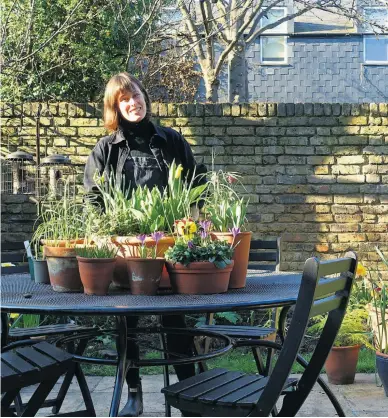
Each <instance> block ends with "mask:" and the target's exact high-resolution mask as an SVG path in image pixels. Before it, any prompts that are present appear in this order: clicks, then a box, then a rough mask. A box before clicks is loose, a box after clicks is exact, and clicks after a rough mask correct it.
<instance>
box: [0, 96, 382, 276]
mask: <svg viewBox="0 0 388 418" xmlns="http://www.w3.org/2000/svg"><path fill="white" fill-rule="evenodd" d="M38 106H39V104H38V103H25V104H23V105H5V104H4V105H3V106H2V155H5V154H7V153H8V152H10V151H14V150H16V148H17V149H19V150H20V149H21V150H25V151H27V152H30V153H33V154H34V153H35V139H36V114H37V111H38ZM153 113H154V115H155V119H156V120H157V121H159V123H161V124H162V125H166V126H172V127H173V128H174V129H176V130H178V131H180V132H181V133H182V134H183V135H184V136H185V137H186V139H187V140H188V141H189V142H190V143H191V144H192V147H193V150H194V153H195V154H196V158H197V160H198V161H200V162H204V163H205V164H207V166H208V168H209V169H210V167H211V163H212V156H211V153H212V149H213V150H214V152H215V154H216V157H215V164H216V168H223V169H226V170H231V171H238V172H240V173H241V174H242V175H243V176H244V179H243V182H244V184H245V187H246V191H244V190H241V192H242V193H244V194H247V196H249V198H250V201H251V205H250V208H249V220H250V222H251V225H250V228H251V229H252V231H253V232H254V236H255V237H260V238H270V237H277V236H282V255H281V268H282V269H291V270H293V269H300V268H301V266H302V265H303V262H304V260H305V259H306V258H308V257H310V256H312V255H320V256H328V257H330V256H333V255H338V254H342V253H343V252H344V251H346V250H347V249H354V250H356V251H358V252H359V253H360V257H361V260H362V261H363V263H364V264H365V265H366V266H367V267H370V268H371V269H380V270H384V266H383V265H382V264H381V263H378V256H377V254H376V252H375V249H374V247H375V245H378V246H379V247H380V248H381V249H382V250H383V251H385V252H387V253H388V228H387V225H388V104H365V105H364V104H363V105H357V104H352V105H347V104H341V105H340V104H310V103H306V104H299V103H298V104H291V103H288V104H283V103H279V104H273V103H259V104H249V105H245V104H242V105H230V104H215V105H196V104H189V105H175V104H156V105H154V106H153ZM41 115H42V116H41V118H40V127H39V130H40V136H41V140H40V143H41V152H42V154H53V153H61V154H67V155H70V156H71V159H72V161H73V162H74V163H76V164H77V165H78V166H77V170H78V173H79V176H78V181H79V182H82V171H83V164H84V163H85V161H86V158H87V155H88V154H89V152H90V150H91V149H92V147H93V146H94V144H95V143H96V142H97V141H98V139H99V138H100V137H102V136H103V135H105V129H104V127H103V122H102V119H101V105H96V104H70V103H53V104H49V105H47V104H43V105H42V110H41ZM27 201H28V197H26V196H22V197H19V196H8V197H6V198H3V207H2V211H3V220H2V228H3V231H4V232H3V235H2V241H6V240H19V239H20V238H24V237H26V236H28V235H29V234H30V231H31V229H30V228H32V222H33V218H34V215H33V214H32V213H31V212H32V209H31V208H32V206H31V204H27Z"/></svg>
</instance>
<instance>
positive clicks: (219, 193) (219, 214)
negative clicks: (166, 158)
mask: <svg viewBox="0 0 388 418" xmlns="http://www.w3.org/2000/svg"><path fill="white" fill-rule="evenodd" d="M209 177H210V182H209V193H208V195H209V197H208V198H207V199H206V200H205V206H204V209H203V210H204V213H205V216H206V217H208V218H209V219H210V220H211V221H212V223H213V225H214V231H212V233H211V236H212V238H213V239H217V240H223V241H226V242H228V243H229V244H231V243H232V242H235V244H236V248H235V251H234V255H233V260H234V267H233V270H232V273H231V275H230V282H229V288H231V289H239V288H242V287H245V284H246V275H247V270H248V261H249V250H250V246H251V239H252V232H249V231H243V229H244V227H245V223H246V212H247V205H248V203H249V201H248V200H247V199H245V198H244V197H242V198H240V197H239V196H238V194H237V192H236V191H235V187H236V186H237V185H239V184H240V182H239V175H238V174H237V173H227V172H223V171H222V170H219V171H218V172H212V173H211V174H210V176H209ZM240 185H241V184H240ZM236 229H239V231H240V232H239V233H238V235H237V236H235V234H234V233H233V230H236Z"/></svg>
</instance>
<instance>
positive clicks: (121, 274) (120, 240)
mask: <svg viewBox="0 0 388 418" xmlns="http://www.w3.org/2000/svg"><path fill="white" fill-rule="evenodd" d="M111 241H112V243H113V244H114V245H115V246H116V247H118V249H119V251H118V253H117V256H118V257H117V262H116V268H115V272H114V277H113V283H114V285H115V286H117V287H123V288H127V289H128V288H129V283H128V273H127V263H126V261H125V258H128V257H140V253H139V246H140V242H139V240H138V239H136V237H134V236H131V237H117V236H114V237H111ZM145 242H146V245H147V246H148V247H153V246H154V245H155V241H154V240H153V239H152V238H150V237H147V239H146V241H145ZM174 244H175V239H174V237H170V236H166V237H163V238H161V239H160V241H159V242H158V246H157V249H156V251H157V256H158V257H164V253H165V252H166V251H167V249H168V248H169V247H173V246H174ZM159 287H161V288H169V287H171V284H170V278H169V276H168V273H167V270H166V269H165V268H164V269H163V274H162V279H161V281H160V284H159Z"/></svg>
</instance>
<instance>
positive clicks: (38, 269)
mask: <svg viewBox="0 0 388 418" xmlns="http://www.w3.org/2000/svg"><path fill="white" fill-rule="evenodd" d="M33 262H34V271H35V283H42V284H50V275H49V271H48V266H47V260H33Z"/></svg>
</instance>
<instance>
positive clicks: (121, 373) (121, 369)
mask: <svg viewBox="0 0 388 418" xmlns="http://www.w3.org/2000/svg"><path fill="white" fill-rule="evenodd" d="M116 323H117V333H118V336H117V343H116V344H117V355H118V364H117V370H116V380H115V386H114V389H113V397H112V403H111V406H110V411H109V416H110V417H117V416H118V413H119V407H120V400H121V394H122V392H123V385H124V381H125V376H126V374H127V369H128V365H127V319H126V317H125V316H116Z"/></svg>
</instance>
